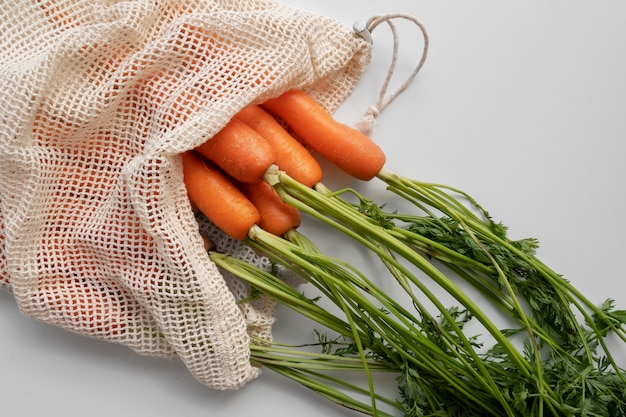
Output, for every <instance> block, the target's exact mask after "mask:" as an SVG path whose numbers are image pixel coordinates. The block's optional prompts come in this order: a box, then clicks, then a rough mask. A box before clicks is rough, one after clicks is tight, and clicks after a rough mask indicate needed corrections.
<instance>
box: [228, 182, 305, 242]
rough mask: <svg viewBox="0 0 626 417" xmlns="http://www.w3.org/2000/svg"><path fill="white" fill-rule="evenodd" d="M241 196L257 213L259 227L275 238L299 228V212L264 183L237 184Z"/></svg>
mask: <svg viewBox="0 0 626 417" xmlns="http://www.w3.org/2000/svg"><path fill="white" fill-rule="evenodd" d="M237 186H238V187H239V189H240V190H241V191H242V192H243V194H244V195H245V196H246V197H247V198H248V200H250V202H252V204H254V206H255V207H256V208H257V210H258V211H259V214H260V216H261V221H260V222H259V226H260V227H261V228H262V229H263V230H265V231H267V232H270V233H272V234H274V235H276V236H282V235H283V234H285V233H286V232H288V231H289V230H291V229H295V228H297V227H298V226H300V221H301V217H300V212H299V211H298V209H296V208H295V207H293V206H290V205H289V204H287V203H285V202H284V201H283V200H282V199H281V198H280V196H279V195H278V193H276V191H275V190H274V188H272V186H271V185H269V184H268V183H266V182H260V183H258V184H244V183H239V184H237Z"/></svg>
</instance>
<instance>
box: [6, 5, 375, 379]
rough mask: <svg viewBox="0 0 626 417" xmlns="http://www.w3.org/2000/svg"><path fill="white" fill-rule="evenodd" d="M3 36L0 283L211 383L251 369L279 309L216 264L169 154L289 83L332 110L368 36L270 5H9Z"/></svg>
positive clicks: (47, 318)
mask: <svg viewBox="0 0 626 417" xmlns="http://www.w3.org/2000/svg"><path fill="white" fill-rule="evenodd" d="M0 34H1V36H0V118H1V123H0V161H1V162H0V287H2V288H4V289H6V290H9V291H11V292H12V293H13V294H14V296H15V299H16V301H17V303H18V305H19V308H20V309H21V311H22V312H23V313H24V314H25V315H27V316H29V317H32V318H34V319H38V320H42V321H44V322H47V323H50V324H54V325H57V326H61V327H63V328H65V329H68V330H71V331H73V332H77V333H80V334H83V335H88V336H92V337H96V338H100V339H103V340H107V341H111V342H116V343H121V344H124V345H127V346H129V347H130V348H132V349H134V350H135V351H137V352H138V353H140V354H146V355H157V356H163V357H174V358H175V357H178V358H180V359H181V360H182V361H183V362H184V363H185V365H186V366H187V367H188V368H189V370H190V372H191V373H192V374H193V375H194V377H195V378H197V379H198V380H199V381H201V382H202V383H204V384H206V385H207V386H210V387H213V388H217V389H228V388H238V387H241V386H243V385H244V384H245V383H246V382H248V381H250V380H251V379H253V378H255V377H256V376H257V375H258V373H259V370H258V369H256V368H255V367H253V366H251V365H250V362H249V356H250V354H249V340H250V336H259V337H263V338H271V326H272V322H273V320H274V312H273V307H274V306H273V303H271V302H269V301H268V300H264V299H262V298H261V299H259V300H256V301H254V302H249V303H243V304H241V305H238V304H237V300H241V299H243V298H245V297H246V295H247V294H248V292H249V289H248V288H247V287H246V285H243V284H242V283H241V282H239V281H237V280H236V279H234V278H233V277H231V276H229V275H227V274H222V273H221V271H219V270H218V269H217V268H216V267H215V265H213V264H212V263H211V262H210V261H209V259H208V257H207V255H206V252H205V251H204V248H203V242H202V240H201V237H200V234H199V223H198V221H197V219H196V218H195V217H194V214H193V212H192V210H191V208H190V205H189V202H188V199H187V195H186V190H185V187H184V184H183V180H182V170H181V164H180V158H179V156H178V155H179V154H180V153H181V152H183V151H185V150H188V149H191V148H193V147H195V146H197V145H199V144H200V143H202V142H204V141H206V140H207V139H209V138H210V137H211V136H212V135H213V134H214V133H215V132H217V131H218V130H219V129H220V128H221V127H222V126H223V125H224V124H225V123H226V122H227V121H228V120H229V119H230V117H231V116H232V115H233V114H234V113H235V112H237V110H239V109H240V108H242V107H243V106H245V105H247V104H249V103H252V102H260V101H264V100H265V99H267V98H270V97H272V96H275V95H278V94H280V93H281V92H283V91H285V90H287V89H289V88H293V87H303V88H305V89H306V90H307V91H309V92H310V93H311V94H312V95H313V96H314V97H315V98H317V99H318V100H319V101H320V102H322V103H323V104H324V105H325V106H326V107H327V108H328V109H330V110H333V109H334V108H335V107H336V106H337V105H338V104H339V103H340V102H341V101H342V100H343V99H344V98H345V97H346V96H347V95H348V94H349V93H350V91H351V90H352V88H353V87H354V85H355V83H356V82H357V80H358V79H359V77H360V75H361V73H362V71H363V69H364V68H365V67H366V65H367V64H368V62H369V59H370V52H371V51H370V48H371V47H370V44H368V43H367V42H365V41H363V40H362V39H361V38H359V37H358V36H355V35H354V34H353V32H352V30H351V29H349V28H345V27H343V26H342V25H341V24H339V23H338V22H335V21H333V20H332V19H329V18H325V17H322V16H317V15H313V14H309V13H306V12H303V11H299V10H294V9H292V8H288V7H286V6H283V5H281V4H278V3H275V2H272V1H268V0H126V1H115V0H55V1H48V0H3V1H2V2H0ZM200 226H201V227H203V230H204V232H205V233H207V234H210V235H211V237H212V238H213V239H214V240H215V241H216V243H217V245H218V248H219V249H220V250H224V251H228V252H231V253H233V254H235V255H236V256H239V257H242V258H245V259H248V260H249V261H250V262H254V263H256V264H259V265H261V266H267V265H266V262H267V261H266V260H264V259H259V258H258V257H257V256H256V255H255V254H254V253H253V252H252V251H251V250H250V249H248V248H247V247H245V246H244V245H242V244H241V243H240V242H236V241H232V240H231V239H229V238H226V237H224V236H223V235H222V234H221V233H220V232H219V231H217V230H215V228H214V227H212V226H211V225H210V224H209V223H207V222H206V221H205V220H202V219H200Z"/></svg>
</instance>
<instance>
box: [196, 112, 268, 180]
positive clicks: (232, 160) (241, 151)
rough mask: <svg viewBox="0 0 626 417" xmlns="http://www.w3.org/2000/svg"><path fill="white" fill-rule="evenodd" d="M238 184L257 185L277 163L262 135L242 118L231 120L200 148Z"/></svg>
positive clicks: (198, 149)
mask: <svg viewBox="0 0 626 417" xmlns="http://www.w3.org/2000/svg"><path fill="white" fill-rule="evenodd" d="M196 151H198V153H200V154H201V155H202V156H204V157H205V158H207V159H209V160H211V161H213V162H214V163H215V164H216V165H217V166H219V167H220V168H222V169H223V170H224V171H225V172H226V173H227V174H228V175H230V176H231V177H233V178H235V179H236V180H238V181H241V182H245V183H249V184H254V183H258V182H261V181H262V180H263V174H264V173H265V171H266V170H267V168H269V167H270V165H272V164H273V163H274V162H275V161H276V154H275V153H274V149H272V147H271V146H270V144H269V143H267V141H266V140H265V139H263V137H262V136H261V135H259V134H258V133H257V132H255V131H254V130H253V129H252V128H251V127H249V126H248V125H246V124H245V123H244V122H242V121H241V120H239V119H235V118H233V119H231V120H230V121H229V122H228V123H227V124H226V126H224V127H223V128H222V130H220V131H219V132H218V133H217V134H215V135H214V136H213V137H212V138H211V139H209V140H208V141H206V142H204V143H203V144H202V145H200V146H198V147H197V148H196Z"/></svg>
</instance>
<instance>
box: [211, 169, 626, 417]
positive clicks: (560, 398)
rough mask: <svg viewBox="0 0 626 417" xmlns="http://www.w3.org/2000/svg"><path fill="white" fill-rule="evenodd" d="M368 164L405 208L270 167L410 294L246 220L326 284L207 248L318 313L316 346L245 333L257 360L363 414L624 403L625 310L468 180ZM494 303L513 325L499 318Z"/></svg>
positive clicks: (278, 183)
mask: <svg viewBox="0 0 626 417" xmlns="http://www.w3.org/2000/svg"><path fill="white" fill-rule="evenodd" d="M377 177H378V178H379V179H380V180H382V181H383V182H384V183H385V184H386V186H387V189H388V190H389V192H390V193H393V195H396V196H400V197H401V198H402V200H403V201H407V202H410V203H411V207H413V208H414V210H410V211H411V212H410V213H400V212H397V211H387V210H386V209H385V207H384V206H383V205H379V204H376V203H375V202H373V201H371V200H370V199H368V198H366V197H364V196H363V195H361V194H359V193H358V192H357V191H355V190H352V189H349V190H348V189H347V190H340V191H334V192H333V191H331V190H328V189H327V188H326V187H324V186H323V185H321V184H319V185H318V186H316V187H315V189H311V188H309V187H307V186H303V185H302V184H300V183H298V182H297V181H295V180H293V179H292V178H291V177H289V176H288V175H287V174H285V173H284V172H283V171H279V170H278V169H275V170H270V171H269V172H268V174H266V181H267V182H269V183H270V184H272V185H273V186H274V188H275V189H276V190H277V192H278V193H279V194H280V195H281V197H282V198H283V200H284V201H286V202H287V203H288V204H290V205H292V206H294V207H296V208H298V209H299V210H300V211H301V212H302V213H305V214H307V215H308V216H310V217H312V218H314V219H317V220H318V221H320V222H323V223H324V224H326V225H329V226H331V227H332V228H334V229H335V230H337V231H339V232H341V233H343V234H344V235H345V236H347V237H349V238H350V239H352V240H353V241H354V242H356V243H358V244H359V245H361V246H362V247H363V248H364V249H366V250H367V251H369V253H371V255H372V256H375V257H376V258H377V259H379V261H380V262H381V265H384V266H385V267H386V268H387V270H388V271H389V275H390V277H393V278H392V279H394V280H395V282H396V284H397V285H398V288H399V289H401V290H402V292H403V293H404V294H405V295H406V297H407V299H408V300H409V302H408V303H401V302H400V301H398V300H397V299H394V298H392V297H391V296H389V295H388V293H387V292H385V291H383V290H382V289H381V287H380V282H381V281H380V279H379V277H376V278H372V277H368V276H367V275H366V274H365V273H363V272H362V271H358V270H357V269H356V268H355V267H353V266H352V265H350V264H348V263H347V262H346V261H344V260H341V259H337V258H333V257H330V256H327V255H325V254H323V253H321V252H320V251H319V250H317V249H316V248H315V246H314V244H313V243H312V242H310V241H309V240H308V239H307V238H305V237H304V236H303V235H302V234H300V233H299V232H295V231H291V232H290V233H288V234H287V235H286V237H285V238H282V237H277V236H274V235H271V234H269V233H267V232H265V231H263V230H262V229H260V228H257V227H253V229H252V230H251V232H250V234H249V244H250V245H251V246H253V247H254V248H255V249H256V250H258V251H260V252H261V253H263V254H265V255H266V256H268V257H269V258H270V259H271V260H272V261H273V262H274V263H275V264H276V265H280V266H282V267H285V268H288V269H291V270H293V271H295V272H297V273H298V274H299V275H301V276H302V277H303V278H305V279H306V280H307V281H308V282H309V283H310V284H312V285H314V286H315V287H316V289H317V290H318V291H319V293H320V294H321V295H320V298H319V299H318V298H315V299H311V298H307V297H305V296H304V295H303V294H302V293H301V292H299V291H298V290H297V289H294V288H291V287H290V286H288V285H287V284H285V283H283V282H282V281H281V280H280V279H279V278H278V277H277V276H276V274H273V273H271V272H266V271H262V270H258V269H256V268H255V267H253V266H250V265H248V264H246V263H245V262H242V261H238V260H236V259H233V258H231V257H229V256H227V255H224V254H217V253H213V254H211V258H212V259H213V260H214V261H215V262H216V263H217V265H218V266H220V267H222V268H226V269H228V270H229V271H231V272H232V273H234V274H236V275H237V276H239V277H240V278H242V279H243V280H245V281H247V282H249V283H250V284H251V286H252V287H254V288H255V290H256V291H259V292H260V293H263V294H267V295H268V296H270V297H273V298H275V299H276V300H278V301H279V302H281V303H282V304H284V305H285V306H287V307H289V308H292V309H293V310H294V311H295V312H297V313H299V314H302V315H304V316H305V317H308V318H309V319H311V320H313V321H314V322H315V323H316V326H317V334H318V337H319V351H318V352H311V351H310V349H304V348H302V347H297V346H292V347H285V346H280V345H277V344H275V343H274V342H267V341H253V342H254V343H253V347H252V357H253V360H254V361H256V362H258V363H259V364H261V365H263V366H265V367H267V368H269V369H272V370H274V371H276V372H279V373H281V374H282V375H285V376H287V377H289V378H292V379H293V380H295V381H297V382H299V383H301V384H303V385H304V386H307V387H308V388H310V389H312V390H314V391H315V392H317V393H319V394H320V395H322V396H323V397H325V398H327V399H330V400H332V401H334V402H336V403H338V404H341V405H343V406H345V407H347V408H350V409H354V410H358V411H359V412H362V413H364V414H368V415H378V416H387V415H399V414H402V415H405V416H416V417H417V416H472V417H474V416H516V417H517V416H520V417H521V416H533V417H536V416H539V417H540V416H619V415H625V413H626V373H625V371H624V370H622V369H621V368H620V367H619V364H618V363H617V359H616V358H615V357H614V355H613V353H612V351H611V349H610V348H609V345H608V343H607V342H606V339H607V336H608V335H609V334H611V335H612V336H611V337H613V338H614V339H616V340H617V343H618V344H619V346H620V348H621V349H623V348H624V345H625V344H626V328H625V326H624V324H625V323H626V312H625V311H622V310H617V309H616V308H615V306H614V302H613V301H612V300H607V301H605V302H604V303H603V304H600V305H596V304H595V303H593V302H592V301H590V300H588V299H587V298H585V297H584V296H583V295H582V294H581V293H580V292H579V291H577V290H576V288H574V287H573V286H572V284H571V283H569V282H568V281H567V280H566V279H565V278H564V277H562V276H561V275H559V274H558V273H556V272H554V271H553V270H551V269H550V268H549V267H548V266H546V265H545V264H544V263H542V262H541V261H540V260H539V259H538V258H537V257H536V254H535V250H536V249H537V246H538V243H537V241H536V240H535V239H523V240H517V241H513V240H510V239H509V238H508V237H507V229H506V227H505V226H504V225H502V224H500V223H496V222H495V221H493V219H492V218H491V217H490V215H489V214H488V213H487V211H486V210H484V209H483V208H482V207H481V206H480V205H479V204H478V203H477V202H476V201H475V200H474V199H472V198H471V196H469V195H468V194H466V193H464V192H462V191H460V190H457V189H454V188H451V187H447V186H444V185H439V184H430V183H424V182H420V181H416V180H410V179H407V178H404V177H401V176H399V175H397V174H395V173H393V172H391V171H388V170H386V169H383V170H381V171H380V173H379V174H378V175H377ZM391 195H392V194H390V196H391ZM468 284H469V285H471V286H472V287H473V289H474V290H475V292H476V293H477V294H479V295H480V297H475V296H474V295H470V293H468V291H467V290H466V289H465V288H466V286H467V285H468ZM435 288H436V289H437V291H435ZM441 290H443V291H444V292H445V294H447V296H446V297H442V296H441V295H440V294H438V292H440V291H441ZM322 300H323V301H324V302H330V303H332V304H333V305H334V306H335V307H336V308H334V309H333V310H332V311H333V312H330V311H329V309H327V308H322V307H321V306H320V302H321V301H322ZM493 311H496V312H497V314H498V317H497V319H498V320H499V321H502V320H505V321H506V322H507V323H508V325H507V326H505V327H503V326H502V325H501V324H497V323H496V322H495V321H494V313H493ZM470 324H471V326H470ZM468 329H473V330H471V331H470V330H468ZM308 348H310V346H309V347H308ZM342 372H349V373H355V372H357V373H361V374H362V375H363V376H364V378H363V379H362V380H363V381H365V383H364V384H363V386H356V385H354V384H351V383H347V382H344V379H343V378H342V377H341V373H342ZM381 373H385V374H387V375H388V374H389V373H391V374H392V375H394V376H395V378H396V381H397V389H398V390H397V395H396V396H395V397H394V398H386V397H384V396H383V395H381V394H380V392H379V390H378V389H377V385H376V380H377V375H379V374H381Z"/></svg>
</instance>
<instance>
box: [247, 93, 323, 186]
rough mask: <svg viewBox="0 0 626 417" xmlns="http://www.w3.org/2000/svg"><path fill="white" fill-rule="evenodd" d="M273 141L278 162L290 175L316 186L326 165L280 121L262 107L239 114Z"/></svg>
mask: <svg viewBox="0 0 626 417" xmlns="http://www.w3.org/2000/svg"><path fill="white" fill-rule="evenodd" d="M235 117H236V118H238V119H239V120H241V121H243V122H244V123H245V124H247V125H248V126H250V127H251V128H252V129H254V130H255V131H257V132H258V133H259V134H260V135H261V136H263V137H264V138H265V140H267V141H268V142H269V144H270V145H271V146H272V147H273V148H274V151H275V153H276V165H278V166H279V167H280V169H282V170H284V171H285V172H286V173H287V174H288V175H289V176H291V177H292V178H294V179H295V180H297V181H298V182H300V183H301V184H304V185H306V186H308V187H312V186H314V185H315V184H317V183H318V182H320V181H321V179H322V168H321V167H320V164H319V162H317V160H316V159H315V157H313V155H312V154H311V153H310V152H309V151H308V150H307V149H306V148H305V147H304V146H303V145H302V144H301V143H300V142H298V141H297V140H296V138H294V137H293V136H292V135H291V134H290V133H289V132H287V130H286V129H285V128H284V127H283V126H282V125H281V124H280V123H278V121H277V120H276V119H275V118H274V117H273V116H272V115H271V114H269V113H268V112H267V111H265V110H263V109H262V108H261V107H260V106H256V105H252V106H248V107H246V108H244V109H243V110H241V111H240V112H239V113H237V114H236V115H235Z"/></svg>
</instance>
